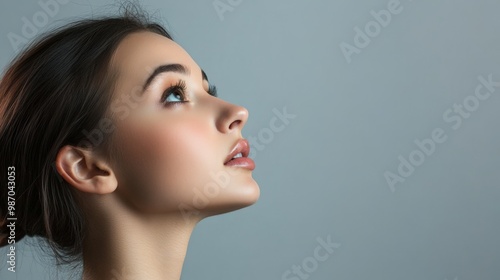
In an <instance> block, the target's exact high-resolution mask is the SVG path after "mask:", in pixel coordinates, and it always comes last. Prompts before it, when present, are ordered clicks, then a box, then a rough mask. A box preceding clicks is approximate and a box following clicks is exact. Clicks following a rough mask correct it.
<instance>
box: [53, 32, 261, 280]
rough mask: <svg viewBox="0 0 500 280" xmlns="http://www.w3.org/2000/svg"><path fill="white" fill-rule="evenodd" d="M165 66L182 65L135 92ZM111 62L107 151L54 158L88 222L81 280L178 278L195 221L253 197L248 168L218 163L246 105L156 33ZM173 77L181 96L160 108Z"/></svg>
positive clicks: (237, 132)
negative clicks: (220, 91)
mask: <svg viewBox="0 0 500 280" xmlns="http://www.w3.org/2000/svg"><path fill="white" fill-rule="evenodd" d="M167 64H180V65H183V66H184V67H185V68H186V69H187V70H188V71H187V73H179V72H172V71H168V72H163V73H161V74H159V75H158V76H156V78H155V79H154V80H153V81H152V83H151V84H150V85H149V87H148V88H147V90H146V91H145V92H144V93H143V95H141V96H140V97H139V94H138V92H140V90H138V89H142V86H143V85H144V83H145V81H146V80H147V79H148V77H149V76H150V75H151V74H152V72H153V70H154V69H155V68H157V67H158V66H160V65H167ZM111 66H112V67H113V69H117V70H118V77H117V82H116V87H115V90H114V92H113V100H115V102H113V103H112V105H111V107H110V109H109V110H110V112H111V113H112V114H113V117H112V121H113V126H112V127H113V134H114V137H113V141H112V147H113V152H112V158H111V159H110V160H109V161H108V160H106V158H107V157H105V156H103V155H100V154H99V153H98V152H91V151H87V150H84V149H81V148H76V147H73V146H65V147H63V148H61V150H60V151H59V154H58V157H57V159H56V167H57V170H58V172H59V173H60V174H61V176H62V177H63V178H64V179H65V180H66V181H67V182H69V183H70V184H71V185H72V186H73V187H74V189H75V193H76V194H77V198H78V201H79V202H80V204H81V205H82V208H83V210H84V213H85V215H86V218H87V220H88V221H89V222H88V227H89V228H88V233H87V237H86V238H85V240H84V251H83V261H84V263H83V279H85V280H88V279H113V278H115V279H149V280H154V279H180V275H181V271H182V266H183V263H184V259H185V255H186V251H187V247H188V242H189V239H190V236H191V233H192V231H193V229H194V227H195V225H196V224H197V223H198V222H199V221H201V220H202V219H203V218H205V217H208V216H211V215H216V214H221V213H225V212H229V211H233V210H236V209H240V208H243V207H246V206H249V205H252V204H254V203H255V202H256V201H257V200H258V198H259V196H260V190H259V186H258V184H257V183H256V182H255V180H254V179H253V178H252V168H244V167H236V166H227V165H224V162H225V159H226V158H227V156H228V155H229V154H230V152H231V150H232V149H233V147H234V146H235V145H236V143H237V142H238V140H241V139H242V138H243V137H242V134H241V130H242V128H243V126H244V125H245V123H246V122H247V119H248V111H247V110H246V109H245V108H244V107H241V106H237V105H233V104H231V103H228V102H225V101H223V100H222V99H220V98H218V97H214V96H212V95H210V94H209V93H208V92H207V91H208V86H209V84H208V82H207V81H206V80H203V77H202V73H201V69H200V67H199V66H198V65H197V64H196V63H195V62H194V60H193V59H192V58H191V57H190V56H189V55H188V54H187V52H186V51H185V50H184V49H183V48H181V47H180V46H179V45H178V44H176V43H175V42H173V41H171V40H170V39H168V38H165V37H163V36H161V35H158V34H155V33H151V32H138V33H134V34H131V35H128V36H127V37H126V38H125V39H124V40H123V41H122V42H121V43H120V44H119V46H118V48H117V50H116V52H115V53H114V56H113V59H112V62H111ZM179 80H183V81H184V82H185V86H186V92H185V99H186V100H187V102H185V103H176V104H172V105H173V106H165V105H163V104H162V101H161V99H162V95H163V93H164V91H165V90H166V89H167V88H168V87H170V86H172V85H174V84H176V83H177V82H179ZM134 94H135V95H134ZM131 96H132V97H131ZM127 99H128V102H125V101H124V100H127ZM181 100H183V97H182V96H179V95H175V94H172V95H170V96H169V97H168V98H167V101H170V102H176V101H181ZM120 102H121V103H120ZM124 108H126V109H127V110H124ZM120 277H121V278H120ZM127 277H128V278H127Z"/></svg>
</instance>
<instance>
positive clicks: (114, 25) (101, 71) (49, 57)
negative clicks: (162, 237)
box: [0, 4, 172, 264]
mask: <svg viewBox="0 0 500 280" xmlns="http://www.w3.org/2000/svg"><path fill="white" fill-rule="evenodd" d="M122 8H124V9H123V10H122V12H121V14H122V15H121V16H117V17H101V18H98V19H85V20H79V21H76V22H72V23H70V24H68V25H65V26H62V27H60V28H57V29H55V30H54V31H52V32H50V33H48V34H45V35H43V36H42V37H41V38H40V39H37V40H36V41H34V43H32V44H31V45H30V46H29V47H28V48H26V49H25V50H24V51H23V52H22V53H20V54H19V55H18V56H17V57H16V58H15V59H14V60H13V61H12V62H11V64H10V65H9V66H8V67H7V69H6V71H5V72H4V75H3V77H2V80H1V81H0V185H1V187H0V234H4V235H6V236H5V237H0V246H5V245H7V244H8V241H9V242H13V241H14V240H15V242H18V241H19V240H21V239H22V238H23V237H24V236H26V235H28V236H40V237H43V238H45V239H46V240H47V243H48V244H49V246H50V248H51V249H52V251H53V253H54V255H55V257H56V260H57V262H58V263H59V264H61V263H65V264H69V263H72V262H74V261H78V260H81V253H82V243H83V238H84V234H85V228H86V226H85V219H84V216H83V213H82V210H81V209H80V207H79V206H78V204H77V202H76V200H75V197H74V194H73V193H72V192H73V190H72V189H73V187H71V186H70V185H69V184H68V183H67V182H66V181H64V180H63V179H62V178H61V177H60V176H59V174H58V173H57V171H56V170H55V167H54V162H55V158H56V155H57V153H58V151H59V149H60V148H62V147H63V146H65V145H74V146H80V147H85V148H89V149H98V150H99V151H100V150H103V151H104V152H105V153H106V154H109V147H108V144H109V139H110V137H111V135H108V134H107V135H104V136H105V137H104V139H103V142H102V143H100V145H89V143H90V142H92V141H88V140H89V139H86V136H87V135H88V134H86V133H83V132H85V131H87V132H88V131H92V130H93V129H94V128H96V127H97V125H98V123H99V121H100V120H101V119H102V118H104V117H105V115H106V112H107V110H108V108H109V105H110V102H111V95H112V92H113V85H114V81H115V75H114V74H116V73H114V71H112V70H111V69H110V67H109V64H110V60H111V57H112V55H113V53H114V51H115V50H116V48H117V46H118V44H119V43H120V42H121V41H122V39H123V38H124V37H125V36H127V35H128V34H131V33H134V32H140V31H150V32H155V33H157V34H160V35H162V36H165V37H167V38H169V39H172V38H171V36H170V35H169V34H168V32H167V31H166V30H165V29H164V28H163V27H162V26H161V25H159V24H158V23H153V22H150V21H149V20H148V19H147V16H146V15H145V13H144V12H143V11H142V10H140V9H139V8H138V7H137V6H136V5H130V4H129V5H126V6H122ZM92 144H95V143H92ZM9 167H14V168H9ZM8 171H10V172H11V174H8ZM12 171H13V173H12ZM9 175H11V176H10V177H9ZM8 182H14V184H12V183H9V186H11V187H12V186H13V187H15V188H11V189H10V190H9V188H7V185H8ZM12 190H13V191H12ZM9 191H11V192H10V195H12V194H14V193H15V195H14V196H13V197H14V199H15V205H14V208H10V209H9V208H8V206H9V205H8V196H10V195H9ZM11 206H12V205H11ZM10 210H12V212H9V211H10ZM11 215H13V216H15V217H16V218H17V221H16V223H15V224H16V225H15V232H14V233H15V234H14V233H11V231H10V229H9V228H8V227H7V222H8V221H7V217H10V216H11ZM9 222H10V221H9ZM12 234H14V235H12ZM9 245H10V243H9Z"/></svg>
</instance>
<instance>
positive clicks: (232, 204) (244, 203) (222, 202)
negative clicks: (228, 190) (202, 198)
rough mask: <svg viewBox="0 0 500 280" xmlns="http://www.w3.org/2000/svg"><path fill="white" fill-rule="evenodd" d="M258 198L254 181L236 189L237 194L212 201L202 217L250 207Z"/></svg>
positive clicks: (258, 192)
mask: <svg viewBox="0 0 500 280" xmlns="http://www.w3.org/2000/svg"><path fill="white" fill-rule="evenodd" d="M228 187H229V186H228ZM259 197H260V188H259V186H258V185H257V183H256V182H255V181H254V183H253V184H250V185H246V186H244V187H241V186H240V187H238V191H237V193H234V192H233V193H232V194H231V195H229V196H224V197H219V199H217V200H213V201H212V202H213V203H211V205H209V206H208V207H206V209H204V211H203V212H204V213H205V215H204V216H206V217H208V216H214V215H220V214H224V213H228V212H232V211H236V210H239V209H242V208H245V207H248V206H251V205H253V204H255V203H256V202H257V200H259Z"/></svg>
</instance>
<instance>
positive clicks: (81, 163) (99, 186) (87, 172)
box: [55, 145, 118, 194]
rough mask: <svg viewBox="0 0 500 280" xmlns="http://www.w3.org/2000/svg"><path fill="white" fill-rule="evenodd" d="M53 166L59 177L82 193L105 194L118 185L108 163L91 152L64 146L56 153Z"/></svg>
mask: <svg viewBox="0 0 500 280" xmlns="http://www.w3.org/2000/svg"><path fill="white" fill-rule="evenodd" d="M55 165H56V169H57V172H59V174H60V175H61V177H63V178H64V180H66V182H68V183H69V184H71V185H72V186H73V187H75V188H76V189H78V190H79V191H82V192H86V193H95V194H107V193H111V192H113V191H114V190H115V189H116V187H117V185H118V183H117V180H116V176H115V173H114V172H113V170H112V169H111V167H110V166H109V163H108V162H106V161H105V160H104V159H102V157H99V156H98V155H97V154H96V153H95V152H92V151H88V150H85V149H82V148H78V147H74V146H70V145H66V146H64V147H62V148H61V149H60V150H59V152H58V153H57V157H56V162H55Z"/></svg>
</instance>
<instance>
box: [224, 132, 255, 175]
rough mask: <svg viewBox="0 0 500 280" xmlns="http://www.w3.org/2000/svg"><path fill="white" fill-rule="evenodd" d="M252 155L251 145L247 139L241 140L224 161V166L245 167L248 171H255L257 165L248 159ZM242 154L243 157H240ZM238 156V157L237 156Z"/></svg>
mask: <svg viewBox="0 0 500 280" xmlns="http://www.w3.org/2000/svg"><path fill="white" fill-rule="evenodd" d="M249 153H250V145H249V144H248V141H247V140H246V139H240V140H238V142H237V143H236V145H235V146H234V147H233V149H232V150H231V152H230V153H229V155H228V156H227V157H226V159H225V161H224V165H227V166H235V167H243V168H246V169H250V170H253V169H255V163H254V162H253V160H252V159H251V158H249V157H248V154H249ZM239 154H241V157H240V156H239ZM237 155H238V156H237Z"/></svg>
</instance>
